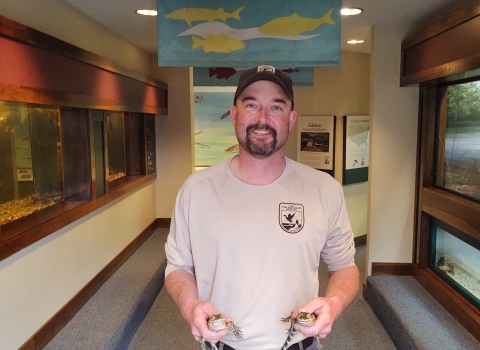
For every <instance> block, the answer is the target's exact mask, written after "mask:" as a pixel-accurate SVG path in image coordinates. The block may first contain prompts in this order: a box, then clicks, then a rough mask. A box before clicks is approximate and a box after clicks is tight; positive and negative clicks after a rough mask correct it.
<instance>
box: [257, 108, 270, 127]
mask: <svg viewBox="0 0 480 350" xmlns="http://www.w3.org/2000/svg"><path fill="white" fill-rule="evenodd" d="M257 120H258V121H259V122H260V123H262V124H264V123H266V122H267V121H268V110H267V109H266V108H263V107H261V108H260V110H259V112H258V115H257Z"/></svg>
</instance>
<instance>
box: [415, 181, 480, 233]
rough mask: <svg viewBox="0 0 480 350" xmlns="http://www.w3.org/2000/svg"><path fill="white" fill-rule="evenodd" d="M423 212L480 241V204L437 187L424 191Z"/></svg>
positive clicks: (427, 188) (424, 189) (426, 188)
mask: <svg viewBox="0 0 480 350" xmlns="http://www.w3.org/2000/svg"><path fill="white" fill-rule="evenodd" d="M422 193H423V200H422V210H423V211H424V212H425V213H427V214H429V215H431V216H433V217H436V218H439V219H441V220H442V221H443V222H445V223H446V224H447V225H450V226H452V227H455V228H456V229H458V230H460V231H462V232H463V233H465V234H466V235H468V236H470V237H472V238H474V239H476V240H478V241H480V215H478V213H479V212H480V203H477V202H474V201H473V200H468V199H466V198H463V197H460V196H459V195H457V194H455V193H451V192H448V191H445V190H442V189H440V188H436V187H424V188H423V190H422Z"/></svg>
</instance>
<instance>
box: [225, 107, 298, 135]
mask: <svg viewBox="0 0 480 350" xmlns="http://www.w3.org/2000/svg"><path fill="white" fill-rule="evenodd" d="M230 113H231V112H230ZM296 121H297V111H295V110H292V111H291V112H290V117H289V119H288V130H289V131H292V129H293V126H294V125H295V122H296Z"/></svg>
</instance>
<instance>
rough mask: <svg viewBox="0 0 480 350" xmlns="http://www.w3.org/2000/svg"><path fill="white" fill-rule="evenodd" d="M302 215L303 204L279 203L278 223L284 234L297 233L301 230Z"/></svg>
mask: <svg viewBox="0 0 480 350" xmlns="http://www.w3.org/2000/svg"><path fill="white" fill-rule="evenodd" d="M303 215H304V210H303V204H299V203H280V206H279V210H278V222H279V224H280V227H281V228H282V229H283V230H284V231H285V232H288V233H298V232H300V231H301V230H302V228H303V225H304V223H305V221H304V216H303Z"/></svg>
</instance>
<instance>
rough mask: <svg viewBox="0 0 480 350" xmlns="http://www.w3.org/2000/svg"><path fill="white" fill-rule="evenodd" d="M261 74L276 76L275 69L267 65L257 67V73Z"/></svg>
mask: <svg viewBox="0 0 480 350" xmlns="http://www.w3.org/2000/svg"><path fill="white" fill-rule="evenodd" d="M260 72H267V73H272V74H275V67H273V66H269V65H267V64H263V65H261V66H258V67H257V73H260Z"/></svg>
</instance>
